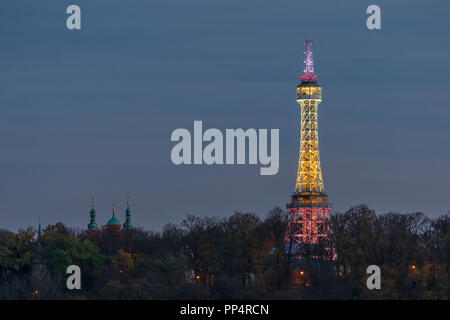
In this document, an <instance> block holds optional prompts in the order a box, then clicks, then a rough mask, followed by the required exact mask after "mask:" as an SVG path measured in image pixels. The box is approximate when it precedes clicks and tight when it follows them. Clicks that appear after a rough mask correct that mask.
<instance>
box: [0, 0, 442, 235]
mask: <svg viewBox="0 0 450 320" xmlns="http://www.w3.org/2000/svg"><path fill="white" fill-rule="evenodd" d="M70 4H77V5H79V6H80V7H81V11H82V30H80V31H69V30H68V29H67V28H66V18H67V14H66V8H67V6H69V5H70ZM370 4H377V5H379V6H380V7H381V19H382V20H381V21H382V29H381V30H373V31H371V30H368V29H367V27H366V18H367V17H368V15H367V14H366V13H365V12H366V8H367V7H368V5H370ZM449 14H450V2H448V1H444V0H433V1H418V0H396V1H392V0H390V1H379V0H373V1H361V0H345V1H344V0H342V1H335V0H327V1H325V0H322V1H285V0H282V1H268V0H264V1H263V0H260V1H250V0H227V1H224V0H221V1H217V0H201V1H199V0H191V1H186V0H170V1H167V0H165V1H163V0H152V1H143V0H121V1H118V0H109V1H101V0H96V1H92V0H71V1H66V0H45V1H31V0H2V1H1V2H0V39H1V50H0V88H1V89H0V110H1V115H0V147H1V157H0V172H1V181H0V212H1V217H2V219H1V222H0V228H5V229H10V230H17V229H18V228H24V227H27V226H28V225H36V224H37V220H38V217H39V216H40V217H41V220H42V223H43V224H44V225H47V224H53V223H56V222H58V221H61V222H64V223H65V224H67V225H70V226H73V227H80V228H85V227H86V225H87V224H88V223H89V201H90V198H91V197H92V196H94V197H95V199H96V210H97V222H98V224H99V225H103V224H105V223H106V221H107V220H108V219H109V218H110V216H111V206H112V203H113V202H115V203H116V204H117V208H118V215H117V216H118V218H119V219H120V220H121V221H122V222H123V220H124V208H125V197H126V196H130V198H131V201H132V219H133V222H134V224H135V225H137V226H141V227H143V228H145V229H155V230H160V229H161V228H162V227H163V226H164V225H165V224H166V223H169V222H172V223H178V222H180V221H181V220H182V219H183V218H184V217H185V216H186V215H187V214H195V215H208V216H222V217H224V216H228V215H231V214H233V212H234V211H241V212H255V213H259V214H265V213H266V212H267V211H269V210H270V209H271V208H273V207H275V206H280V207H283V208H284V207H285V205H286V203H288V202H289V201H290V195H291V194H292V192H293V191H294V186H295V178H296V172H297V161H298V151H299V126H300V107H299V105H298V104H297V102H296V101H295V90H296V86H297V85H298V83H299V82H300V75H301V72H302V70H303V59H304V53H303V51H304V42H305V39H306V38H307V37H310V38H312V39H313V40H314V50H315V52H314V56H315V67H316V73H317V75H318V82H319V84H321V85H322V86H323V101H322V103H321V104H320V106H319V132H320V156H321V163H322V171H323V174H324V182H325V187H326V190H327V193H328V195H329V200H330V202H331V203H333V205H334V208H335V210H337V211H344V210H346V209H348V208H349V207H350V206H352V205H357V204H360V203H366V204H368V205H369V206H370V207H371V208H373V209H375V210H376V211H377V212H378V213H383V212H387V211H397V212H405V213H406V212H415V211H422V212H424V213H426V214H427V215H429V216H431V217H436V216H438V215H441V214H445V213H447V212H448V211H449V210H450V193H449V182H450V167H449V163H450V147H449V146H450V127H449V123H450V90H449V89H450V77H449V75H450V40H449V32H450V22H449V17H448V15H449ZM194 120H202V121H203V127H204V129H207V128H218V129H220V130H222V131H223V132H225V129H227V128H229V129H233V128H243V129H247V128H256V129H259V128H266V129H272V128H279V129H280V170H279V172H278V174H277V175H274V176H261V175H259V168H260V166H259V165H240V166H238V165H222V166H219V165H213V166H207V165H201V166H194V165H191V166H187V165H181V166H176V165H174V164H173V163H172V161H171V158H170V153H171V149H172V147H173V146H174V144H175V143H174V142H171V141H170V136H171V133H172V131H173V130H175V129H177V128H187V129H189V130H190V131H191V132H192V130H193V122H194Z"/></svg>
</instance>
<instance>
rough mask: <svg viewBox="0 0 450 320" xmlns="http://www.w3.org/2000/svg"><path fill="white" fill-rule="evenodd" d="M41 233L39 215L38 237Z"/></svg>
mask: <svg viewBox="0 0 450 320" xmlns="http://www.w3.org/2000/svg"><path fill="white" fill-rule="evenodd" d="M41 235H42V228H41V217H39V227H38V238H39V237H40V236H41Z"/></svg>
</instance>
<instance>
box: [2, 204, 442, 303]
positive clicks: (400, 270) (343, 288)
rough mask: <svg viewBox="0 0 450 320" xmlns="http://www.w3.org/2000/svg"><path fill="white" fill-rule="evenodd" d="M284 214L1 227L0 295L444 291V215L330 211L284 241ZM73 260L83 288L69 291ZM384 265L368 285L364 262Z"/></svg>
mask: <svg viewBox="0 0 450 320" xmlns="http://www.w3.org/2000/svg"><path fill="white" fill-rule="evenodd" d="M288 223H289V214H288V213H287V212H286V211H285V210H282V209H280V208H274V209H272V210H270V211H269V212H268V213H267V214H266V215H264V216H259V215H256V214H253V213H239V212H236V213H234V214H233V215H231V216H229V217H227V218H217V217H208V216H202V217H199V216H191V215H190V216H187V217H186V218H185V219H184V220H183V221H182V222H181V223H179V224H168V225H166V226H165V227H164V229H163V230H162V231H160V232H155V231H146V230H144V229H142V228H136V229H135V230H133V231H128V232H111V231H107V230H103V231H101V232H99V233H98V234H96V235H91V234H88V233H86V231H84V230H79V229H76V228H70V227H68V226H65V225H64V224H62V223H57V224H55V225H49V226H47V227H46V228H44V230H43V233H42V235H41V236H40V237H39V238H38V237H37V234H36V230H35V229H34V228H32V227H28V228H27V229H24V230H19V231H18V232H16V233H13V232H9V231H6V230H1V231H0V299H448V297H449V242H450V231H449V230H450V229H449V225H450V214H445V215H442V216H440V217H438V218H435V219H431V218H429V217H427V216H426V215H424V214H423V213H420V212H417V213H407V214H399V213H385V214H378V215H377V214H376V213H375V212H374V210H371V209H370V208H368V207H367V206H366V205H359V206H355V207H352V208H350V209H349V210H347V211H346V212H343V213H333V214H332V215H331V219H330V227H331V230H332V232H331V233H330V234H329V239H327V240H324V241H321V242H319V243H318V244H317V245H314V246H298V245H295V243H294V242H292V241H291V242H290V241H287V239H288V240H289V239H290V238H291V239H292V237H290V235H289V234H287V231H288ZM72 264H74V265H78V266H79V267H80V269H81V271H82V289H81V290H68V289H67V287H66V279H67V277H68V275H67V274H66V269H67V267H68V266H69V265H72ZM369 265H378V266H379V267H380V268H381V289H380V290H368V289H367V287H366V279H367V277H368V276H369V275H368V274H367V273H366V269H367V267H368V266H369Z"/></svg>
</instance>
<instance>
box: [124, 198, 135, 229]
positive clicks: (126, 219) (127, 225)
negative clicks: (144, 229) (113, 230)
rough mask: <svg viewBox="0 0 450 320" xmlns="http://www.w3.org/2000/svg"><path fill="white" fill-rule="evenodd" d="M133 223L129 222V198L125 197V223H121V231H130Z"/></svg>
mask: <svg viewBox="0 0 450 320" xmlns="http://www.w3.org/2000/svg"><path fill="white" fill-rule="evenodd" d="M133 228H134V227H133V223H132V222H131V211H130V198H128V197H127V210H126V211H125V222H124V223H123V227H122V229H123V230H132V229H133Z"/></svg>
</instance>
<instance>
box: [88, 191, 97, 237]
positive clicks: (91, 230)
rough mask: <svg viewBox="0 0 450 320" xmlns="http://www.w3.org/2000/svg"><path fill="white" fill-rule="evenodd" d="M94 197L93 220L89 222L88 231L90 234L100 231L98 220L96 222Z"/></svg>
mask: <svg viewBox="0 0 450 320" xmlns="http://www.w3.org/2000/svg"><path fill="white" fill-rule="evenodd" d="M94 205H95V204H94V198H92V199H91V212H90V213H91V222H90V223H89V224H88V227H87V232H88V233H89V234H95V233H97V232H98V231H99V228H98V225H97V222H95V208H94Z"/></svg>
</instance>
